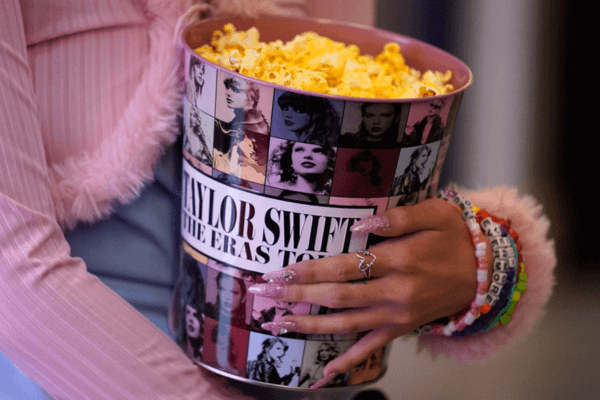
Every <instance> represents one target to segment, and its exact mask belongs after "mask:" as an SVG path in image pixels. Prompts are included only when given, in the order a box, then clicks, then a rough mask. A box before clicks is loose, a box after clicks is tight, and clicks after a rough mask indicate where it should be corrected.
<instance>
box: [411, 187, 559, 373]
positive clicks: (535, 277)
mask: <svg viewBox="0 0 600 400" xmlns="http://www.w3.org/2000/svg"><path fill="white" fill-rule="evenodd" d="M454 189H455V190H457V191H458V192H459V193H461V194H462V195H464V196H465V197H466V198H468V199H469V200H471V201H472V202H473V204H475V205H477V206H479V207H482V208H485V209H486V210H487V211H489V212H490V214H493V215H495V216H497V217H499V218H503V219H505V220H507V221H510V222H511V227H512V228H513V229H514V230H515V231H516V232H518V233H519V242H521V244H522V245H523V250H522V254H523V262H524V264H525V266H526V271H527V277H528V279H527V290H526V291H525V293H524V294H523V296H522V297H521V299H520V300H519V303H518V307H517V308H516V310H515V313H514V314H513V315H512V317H511V320H510V323H509V324H507V325H502V326H501V327H500V328H497V329H494V330H492V331H490V332H486V333H482V334H479V335H474V336H468V337H462V338H455V337H445V336H437V335H422V336H420V337H419V351H421V350H423V349H427V350H429V352H431V354H432V355H433V356H434V357H435V356H437V355H439V354H445V355H446V356H448V357H451V358H454V359H456V360H458V361H462V362H469V361H475V360H482V359H484V358H487V357H491V356H492V355H494V354H495V353H496V352H497V351H498V350H499V349H500V348H501V347H503V346H507V345H509V344H512V343H515V342H516V341H517V340H522V339H523V338H524V337H525V336H526V335H527V334H528V333H530V332H531V330H532V329H533V327H534V325H535V323H536V322H537V321H538V320H539V319H540V317H541V314H542V312H543V308H544V306H545V305H546V303H547V302H548V299H549V298H550V295H551V293H552V287H553V285H554V275H553V270H554V267H555V266H556V256H555V251H554V242H553V241H552V240H550V239H548V237H547V235H548V228H549V226H550V223H549V221H548V219H547V218H546V217H545V216H544V215H543V214H542V206H541V205H540V204H538V203H537V201H536V200H535V199H534V198H532V197H530V196H519V195H518V193H517V190H516V189H514V188H509V187H497V188H485V189H481V190H477V191H468V190H463V189H457V188H454Z"/></svg>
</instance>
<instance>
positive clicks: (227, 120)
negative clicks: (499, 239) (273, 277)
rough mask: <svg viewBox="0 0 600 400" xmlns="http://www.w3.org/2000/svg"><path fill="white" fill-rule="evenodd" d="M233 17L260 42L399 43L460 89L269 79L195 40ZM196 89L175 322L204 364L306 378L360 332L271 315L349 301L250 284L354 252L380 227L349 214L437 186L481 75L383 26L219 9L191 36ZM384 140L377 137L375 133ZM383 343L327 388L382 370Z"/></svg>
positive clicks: (278, 378) (187, 104) (188, 64)
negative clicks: (301, 300)
mask: <svg viewBox="0 0 600 400" xmlns="http://www.w3.org/2000/svg"><path fill="white" fill-rule="evenodd" d="M226 22H233V23H234V24H235V26H236V27H239V28H240V29H248V28H250V27H253V26H255V27H257V28H258V30H259V31H260V34H261V39H263V40H265V41H271V40H276V39H281V40H284V41H285V40H290V39H292V38H293V37H294V36H295V35H296V34H298V33H302V32H305V31H314V32H317V33H319V34H321V35H324V36H328V37H330V38H332V39H334V40H339V41H342V42H345V43H353V42H354V40H356V39H360V43H357V44H358V45H359V46H360V48H361V50H362V51H363V52H364V53H367V54H376V53H377V52H379V51H381V49H382V47H383V45H384V44H385V43H387V42H391V41H395V42H398V43H400V46H401V48H402V54H403V55H404V57H405V58H406V63H407V64H408V65H410V66H412V67H414V68H416V69H419V70H425V69H434V70H438V71H446V70H450V71H451V72H452V74H453V77H452V81H451V83H452V84H453V86H454V87H455V90H454V91H452V92H451V93H448V94H445V95H440V96H434V97H429V98H412V99H404V100H377V99H361V98H351V97H341V96H332V95H324V94H318V93H312V92H307V91H302V90H295V89H291V88H287V87H284V86H279V85H274V84H269V83H265V82H262V81H259V80H256V79H252V78H248V77H246V76H243V75H241V74H238V73H236V72H233V71H230V70H227V69H225V68H223V67H220V66H217V65H216V64H214V63H212V62H209V61H207V60H206V59H203V58H202V57H200V56H198V54H196V53H195V52H194V51H193V49H195V48H197V47H199V46H200V45H203V44H207V43H210V38H211V35H212V32H213V31H215V30H218V29H222V27H223V25H224V24H225V23H226ZM184 40H185V43H186V50H185V76H186V94H185V99H184V149H183V157H184V160H183V189H182V219H181V233H182V246H181V249H182V256H181V268H180V282H179V285H178V288H177V291H176V293H175V297H174V302H173V304H174V306H173V307H172V314H171V322H172V325H173V327H172V328H173V330H174V334H175V335H176V339H177V342H178V343H179V344H180V346H181V347H182V348H183V350H184V351H185V352H186V353H187V354H188V355H189V356H190V357H191V358H192V359H193V360H194V361H195V362H197V363H198V364H199V365H202V366H204V367H207V368H209V369H211V370H212V371H215V372H217V373H220V374H222V375H225V376H228V377H231V378H234V379H238V380H246V381H248V382H255V383H260V384H264V385H277V386H285V387H290V388H291V387H295V388H308V387H309V386H311V385H312V384H313V383H315V382H317V381H318V380H319V379H321V378H322V377H323V368H324V366H325V365H326V364H327V363H328V362H329V361H330V360H332V359H333V358H335V357H336V356H337V355H339V354H342V353H343V352H344V351H346V350H347V349H348V348H350V346H352V344H353V343H355V342H356V341H357V340H358V339H359V338H360V337H361V335H363V334H364V333H362V334H348V335H305V334H297V333H288V334H283V335H279V336H274V335H273V334H272V333H271V332H269V331H265V330H263V329H262V328H261V325H262V324H263V323H265V322H269V321H277V320H278V319H280V318H282V317H283V316H285V315H289V314H326V313H335V312H339V311H340V310H336V309H328V308H326V307H322V306H319V305H315V304H297V303H287V302H280V301H275V300H270V299H267V298H262V297H258V296H253V295H251V294H250V293H248V290H247V289H248V287H249V286H250V285H252V284H254V283H260V282H264V281H263V280H262V278H261V276H262V275H263V274H264V273H266V272H270V271H275V270H278V269H280V268H282V267H284V266H286V265H289V264H292V263H295V262H298V261H301V260H306V259H313V258H319V257H326V256H329V255H335V254H338V253H340V252H356V251H360V250H363V249H365V248H368V247H369V246H370V245H371V244H372V243H374V240H375V238H374V237H368V236H367V235H358V234H353V233H352V232H351V231H350V227H351V226H352V224H353V223H354V222H356V221H358V220H359V219H361V218H363V217H366V216H369V215H374V214H377V213H381V212H383V211H385V210H387V209H389V208H391V207H395V206H398V205H410V204H414V203H416V202H418V201H420V200H422V199H425V198H428V197H431V196H432V194H434V193H435V190H436V187H437V184H438V180H439V177H440V173H441V170H442V165H443V162H444V158H445V156H446V152H447V150H448V145H449V140H450V133H451V131H452V127H453V125H454V120H455V118H456V115H457V112H458V108H459V104H460V101H461V97H462V93H463V91H464V90H465V89H466V87H468V86H469V85H470V83H471V72H470V71H469V69H468V68H467V67H466V66H465V65H464V64H463V63H462V62H460V61H459V60H458V59H456V58H454V57H453V56H451V55H449V54H447V53H445V52H444V51H442V50H440V49H437V48H435V47H433V46H430V45H428V44H425V43H423V42H419V41H417V40H414V39H410V38H407V37H404V36H401V35H397V34H394V33H391V32H386V31H382V30H376V29H371V28H364V27H359V26H356V25H344V24H339V23H331V22H327V21H322V20H310V19H301V18H282V17H277V18H261V19H255V20H252V19H250V20H249V19H228V20H224V19H221V20H219V19H216V20H206V21H203V22H200V23H197V24H195V25H193V26H191V27H190V28H188V29H187V30H186V32H185V34H184ZM373 138H376V139H377V140H372V139H373ZM386 354H387V351H385V350H381V351H380V352H378V353H377V354H373V355H372V356H371V357H370V358H369V359H368V360H366V361H365V362H363V363H361V364H360V365H357V366H356V367H355V368H354V369H353V370H352V371H350V372H348V373H346V374H344V375H341V376H339V377H338V378H337V379H336V380H334V381H333V382H331V383H330V384H329V386H330V387H344V386H348V385H357V384H361V383H364V382H369V381H373V380H376V379H377V378H379V377H380V376H381V375H382V374H383V372H384V371H385V369H386Z"/></svg>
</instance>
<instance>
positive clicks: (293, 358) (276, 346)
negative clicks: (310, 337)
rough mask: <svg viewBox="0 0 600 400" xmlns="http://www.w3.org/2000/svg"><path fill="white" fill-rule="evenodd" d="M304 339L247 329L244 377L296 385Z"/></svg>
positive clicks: (277, 383)
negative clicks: (248, 337) (248, 333)
mask: <svg viewBox="0 0 600 400" xmlns="http://www.w3.org/2000/svg"><path fill="white" fill-rule="evenodd" d="M304 343H305V341H304V340H301V339H289V338H283V337H279V336H271V335H265V334H262V333H258V332H250V343H249V345H248V361H247V362H246V378H248V379H252V380H255V381H259V382H266V383H273V384H276V385H284V386H294V387H297V386H298V383H299V379H300V366H301V364H302V355H303V353H304Z"/></svg>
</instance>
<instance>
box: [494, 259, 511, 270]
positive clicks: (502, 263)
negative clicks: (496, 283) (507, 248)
mask: <svg viewBox="0 0 600 400" xmlns="http://www.w3.org/2000/svg"><path fill="white" fill-rule="evenodd" d="M494 271H500V272H506V271H508V260H494Z"/></svg>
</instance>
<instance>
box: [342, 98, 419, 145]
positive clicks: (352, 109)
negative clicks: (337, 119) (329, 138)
mask: <svg viewBox="0 0 600 400" xmlns="http://www.w3.org/2000/svg"><path fill="white" fill-rule="evenodd" d="M409 110H410V105H409V104H401V103H369V102H364V103H359V102H353V101H347V102H346V108H345V109H344V121H343V123H342V135H341V136H340V139H339V143H338V147H350V148H357V149H394V148H399V147H400V146H401V143H400V141H401V138H402V132H401V129H403V128H404V126H405V125H406V120H407V118H408V112H409Z"/></svg>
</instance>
